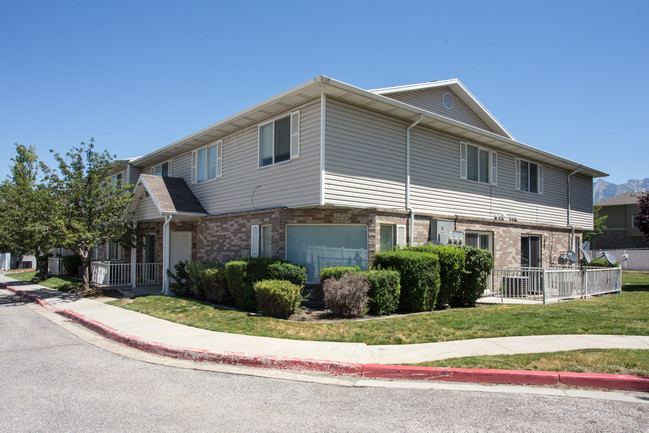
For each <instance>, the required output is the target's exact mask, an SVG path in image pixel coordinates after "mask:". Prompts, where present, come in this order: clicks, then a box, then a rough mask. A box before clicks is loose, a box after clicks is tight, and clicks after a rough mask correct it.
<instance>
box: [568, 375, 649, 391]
mask: <svg viewBox="0 0 649 433" xmlns="http://www.w3.org/2000/svg"><path fill="white" fill-rule="evenodd" d="M559 381H560V382H561V383H563V384H564V385H568V386H588V387H591V388H606V389H621V390H626V391H649V376H628V375H622V374H599V373H570V372H561V373H559Z"/></svg>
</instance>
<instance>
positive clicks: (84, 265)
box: [77, 248, 90, 291]
mask: <svg viewBox="0 0 649 433" xmlns="http://www.w3.org/2000/svg"><path fill="white" fill-rule="evenodd" d="M77 253H78V254H79V256H80V257H81V281H82V283H83V290H84V291H85V290H90V276H89V271H90V254H88V249H85V248H79V250H78V251H77Z"/></svg>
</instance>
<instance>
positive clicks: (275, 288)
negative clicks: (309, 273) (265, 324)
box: [253, 280, 302, 319]
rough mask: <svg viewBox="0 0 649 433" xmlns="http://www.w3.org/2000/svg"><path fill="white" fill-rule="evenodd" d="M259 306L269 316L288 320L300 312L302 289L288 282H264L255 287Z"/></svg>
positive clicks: (259, 282) (258, 282)
mask: <svg viewBox="0 0 649 433" xmlns="http://www.w3.org/2000/svg"><path fill="white" fill-rule="evenodd" d="M253 288H254V291H255V295H256V297H257V306H258V307H259V309H260V310H261V312H262V313H263V314H265V315H267V316H271V317H278V318H280V319H286V318H288V317H289V316H290V315H291V314H293V313H295V312H297V311H298V309H299V308H300V304H301V303H302V293H301V292H302V288H301V286H298V285H296V284H293V283H291V282H290V281H286V280H262V281H257V282H256V283H255V284H254V286H253Z"/></svg>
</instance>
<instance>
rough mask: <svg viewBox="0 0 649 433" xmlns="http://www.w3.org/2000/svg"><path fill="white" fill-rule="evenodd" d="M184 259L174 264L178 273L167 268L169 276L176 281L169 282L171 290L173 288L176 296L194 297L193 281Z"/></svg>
mask: <svg viewBox="0 0 649 433" xmlns="http://www.w3.org/2000/svg"><path fill="white" fill-rule="evenodd" d="M188 263H189V262H185V261H183V260H181V261H179V262H178V263H176V264H175V265H174V270H175V271H176V273H175V274H174V273H173V272H171V269H167V275H168V276H169V278H171V279H172V280H174V281H175V283H171V284H169V287H171V290H173V292H174V294H175V295H176V296H180V297H181V298H193V297H194V296H193V291H192V282H191V280H190V279H189V273H188V272H187V264H188Z"/></svg>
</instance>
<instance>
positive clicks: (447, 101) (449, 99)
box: [442, 92, 453, 110]
mask: <svg viewBox="0 0 649 433" xmlns="http://www.w3.org/2000/svg"><path fill="white" fill-rule="evenodd" d="M442 102H444V106H445V107H446V108H448V109H449V110H450V109H451V108H453V96H452V95H451V94H450V93H448V92H444V95H442Z"/></svg>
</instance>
